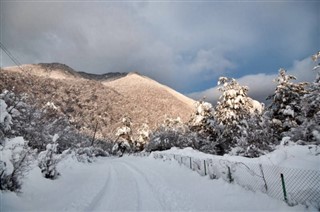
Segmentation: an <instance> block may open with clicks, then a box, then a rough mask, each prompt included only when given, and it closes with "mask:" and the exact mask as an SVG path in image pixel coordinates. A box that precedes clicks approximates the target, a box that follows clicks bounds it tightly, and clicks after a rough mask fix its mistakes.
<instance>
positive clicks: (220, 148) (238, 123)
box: [214, 77, 263, 157]
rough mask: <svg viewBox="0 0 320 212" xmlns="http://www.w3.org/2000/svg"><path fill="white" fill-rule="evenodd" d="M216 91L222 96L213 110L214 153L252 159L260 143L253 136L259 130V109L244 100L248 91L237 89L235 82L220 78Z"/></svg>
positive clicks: (256, 153)
mask: <svg viewBox="0 0 320 212" xmlns="http://www.w3.org/2000/svg"><path fill="white" fill-rule="evenodd" d="M218 85H221V86H220V87H219V88H218V89H219V91H221V92H222V95H221V96H220V98H219V101H218V103H217V106H216V107H215V110H214V118H215V120H216V122H217V124H216V126H215V128H216V131H217V138H216V140H217V143H218V144H217V145H216V149H217V152H220V154H223V153H225V152H229V151H230V150H231V149H232V148H235V147H236V148H235V149H234V150H233V151H232V152H231V153H233V154H237V155H239V154H241V155H244V156H249V157H254V156H257V155H259V154H260V153H258V152H259V148H260V147H261V142H260V139H259V140H255V139H253V138H256V136H255V133H256V132H257V131H261V132H263V130H262V126H261V123H260V122H262V120H261V119H262V116H261V114H262V112H263V105H262V104H261V103H259V102H257V101H256V100H253V99H251V98H250V97H248V94H247V93H248V87H247V86H241V85H240V84H239V83H238V82H237V81H236V80H235V79H232V78H227V77H220V78H219V81H218Z"/></svg>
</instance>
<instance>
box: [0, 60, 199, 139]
mask: <svg viewBox="0 0 320 212" xmlns="http://www.w3.org/2000/svg"><path fill="white" fill-rule="evenodd" d="M22 67H23V69H24V70H28V72H23V71H22V70H20V69H19V68H18V67H9V68H4V69H3V70H1V74H0V90H3V89H12V88H14V90H15V91H16V92H18V93H27V94H29V96H30V97H31V99H32V100H31V101H33V102H34V103H35V104H37V106H38V107H39V108H42V107H43V106H44V105H46V104H47V102H52V103H53V104H54V105H55V106H57V107H58V113H60V114H62V115H66V116H67V117H68V118H69V120H70V122H71V123H72V124H73V125H74V126H76V127H77V129H79V130H81V131H82V132H85V133H87V134H92V133H93V128H94V126H95V124H96V123H98V135H99V136H100V137H110V136H111V137H112V136H113V135H114V132H115V130H116V128H117V127H118V126H119V123H120V120H121V118H122V117H123V116H124V115H127V116H129V117H131V119H132V123H133V130H135V129H137V128H138V127H139V126H140V125H141V124H142V123H144V122H147V123H148V125H149V126H150V127H151V129H155V128H156V127H157V126H158V125H159V124H160V123H162V121H163V120H164V119H165V117H166V115H168V116H170V117H178V116H179V117H181V119H182V120H183V121H187V120H188V119H189V117H190V115H191V113H192V111H193V102H194V101H193V100H191V99H189V98H187V97H185V96H183V95H182V94H179V93H178V92H176V91H174V90H172V89H171V88H169V87H167V86H164V85H161V84H159V83H157V82H156V81H154V80H152V79H150V78H147V77H144V76H141V75H139V74H137V73H130V74H128V75H127V74H121V73H111V74H104V75H94V74H87V73H81V72H77V71H75V70H73V69H72V68H70V67H68V66H66V65H63V64H58V63H53V64H37V65H23V66H22Z"/></svg>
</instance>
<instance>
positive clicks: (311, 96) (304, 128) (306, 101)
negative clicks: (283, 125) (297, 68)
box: [288, 52, 320, 145]
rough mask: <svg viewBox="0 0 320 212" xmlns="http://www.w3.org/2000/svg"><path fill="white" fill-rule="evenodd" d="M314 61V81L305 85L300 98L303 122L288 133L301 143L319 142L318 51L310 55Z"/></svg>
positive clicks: (319, 91)
mask: <svg viewBox="0 0 320 212" xmlns="http://www.w3.org/2000/svg"><path fill="white" fill-rule="evenodd" d="M312 60H313V61H314V62H315V63H316V64H315V67H314V68H313V71H318V72H317V76H316V79H315V81H314V82H312V83H310V84H309V86H308V87H307V92H306V94H305V95H304V96H303V97H302V99H301V116H302V117H303V122H302V124H301V125H299V126H297V127H296V128H294V129H292V130H291V131H292V132H290V133H288V134H289V135H288V136H290V137H291V138H292V139H293V140H294V141H299V142H302V143H305V142H308V143H315V144H318V145H319V144H320V107H319V105H320V64H317V62H318V61H320V52H318V53H317V54H315V55H313V56H312Z"/></svg>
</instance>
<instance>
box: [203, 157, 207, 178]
mask: <svg viewBox="0 0 320 212" xmlns="http://www.w3.org/2000/svg"><path fill="white" fill-rule="evenodd" d="M203 167H204V175H207V166H206V160H203Z"/></svg>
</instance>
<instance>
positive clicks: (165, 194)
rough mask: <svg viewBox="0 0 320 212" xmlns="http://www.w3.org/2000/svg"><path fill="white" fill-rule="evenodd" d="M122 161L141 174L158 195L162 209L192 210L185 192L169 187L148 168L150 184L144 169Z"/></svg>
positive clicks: (190, 202)
mask: <svg viewBox="0 0 320 212" xmlns="http://www.w3.org/2000/svg"><path fill="white" fill-rule="evenodd" d="M122 163H124V164H126V165H127V167H128V168H129V169H131V170H133V171H135V172H137V173H138V174H139V175H140V176H142V177H143V178H144V179H145V181H146V182H147V183H148V184H149V186H150V188H151V189H152V190H153V193H155V194H156V195H157V197H158V200H160V201H159V202H160V203H161V205H162V209H163V210H166V211H168V210H169V211H177V210H179V211H181V210H183V211H189V210H192V208H194V207H193V204H192V199H191V197H189V196H186V194H184V193H182V192H180V191H178V190H175V189H173V188H171V187H170V185H168V183H167V182H165V181H164V180H163V179H162V178H161V177H159V176H158V174H157V173H155V172H151V170H148V172H147V173H148V176H152V177H153V179H152V182H154V183H155V184H152V183H151V182H150V180H149V179H148V177H147V175H146V173H145V172H144V170H142V169H141V168H139V167H138V166H137V165H135V164H134V163H131V162H128V161H122ZM174 200H177V201H174Z"/></svg>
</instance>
